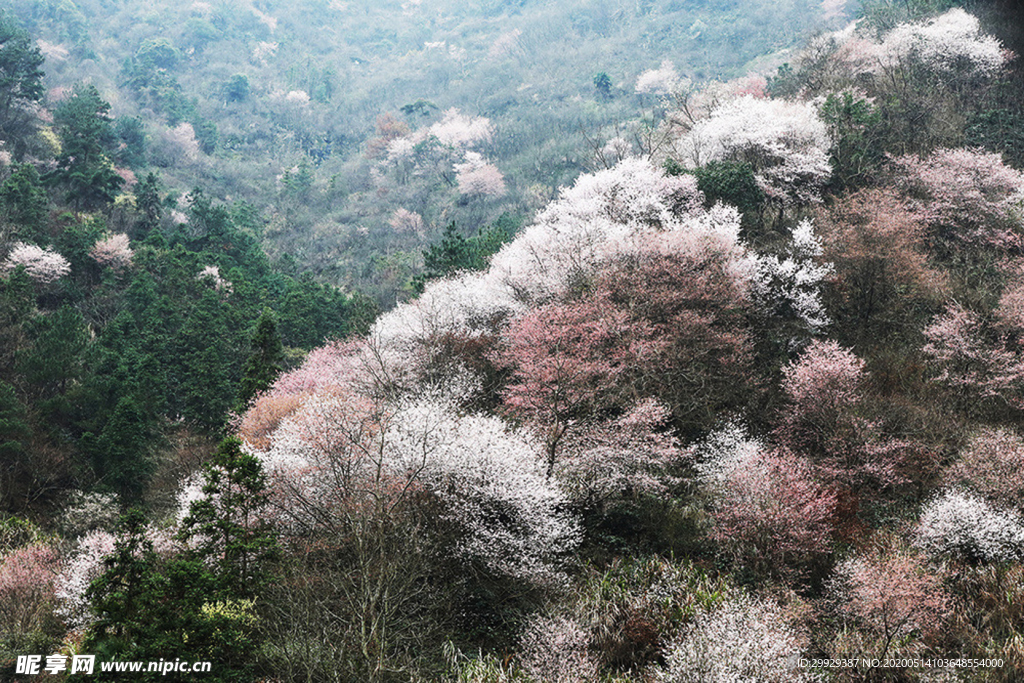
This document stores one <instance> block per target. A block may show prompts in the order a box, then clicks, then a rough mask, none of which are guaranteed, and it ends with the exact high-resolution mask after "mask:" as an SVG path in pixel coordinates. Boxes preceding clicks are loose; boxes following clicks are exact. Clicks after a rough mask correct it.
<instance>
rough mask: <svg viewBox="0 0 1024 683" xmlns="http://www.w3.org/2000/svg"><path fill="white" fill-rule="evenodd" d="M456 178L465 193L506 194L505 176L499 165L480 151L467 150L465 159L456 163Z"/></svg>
mask: <svg viewBox="0 0 1024 683" xmlns="http://www.w3.org/2000/svg"><path fill="white" fill-rule="evenodd" d="M454 168H455V180H456V182H457V183H458V185H459V192H460V193H461V194H464V195H483V196H485V197H500V196H501V195H503V194H505V177H504V176H503V175H502V174H501V171H499V170H498V167H497V166H495V165H494V164H492V163H490V162H488V161H487V160H486V159H484V158H483V156H482V155H481V154H480V153H479V152H466V156H465V160H464V161H463V162H462V163H461V164H455V166H454Z"/></svg>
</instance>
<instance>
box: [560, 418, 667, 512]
mask: <svg viewBox="0 0 1024 683" xmlns="http://www.w3.org/2000/svg"><path fill="white" fill-rule="evenodd" d="M670 418H671V411H670V410H669V409H668V407H667V406H665V405H664V404H662V403H660V402H659V401H657V400H656V399H652V398H649V399H645V400H643V401H641V402H640V403H638V404H636V405H634V406H633V407H632V408H631V409H630V410H628V411H627V412H626V413H625V414H624V415H622V416H621V417H619V418H616V419H614V420H610V421H602V422H597V423H596V424H586V425H583V426H581V427H579V428H577V429H571V430H569V431H568V433H567V434H566V436H565V444H564V445H563V446H562V451H563V454H564V457H563V458H562V459H561V460H560V461H559V464H558V467H557V468H556V470H555V476H556V477H557V478H558V480H559V481H561V482H562V484H563V486H564V487H565V488H566V490H567V491H568V492H569V493H570V495H571V496H572V497H573V498H575V499H577V500H581V501H586V502H591V503H593V502H597V501H603V500H605V499H608V498H611V497H614V496H616V495H621V494H623V493H626V492H629V493H632V494H637V493H645V494H650V495H657V494H662V493H664V492H665V491H666V487H667V485H669V484H671V483H673V482H674V481H675V479H674V478H673V477H672V476H670V475H668V474H667V473H666V470H667V469H668V468H669V467H671V465H673V464H677V463H679V462H680V460H681V459H682V457H683V451H682V450H681V449H680V448H679V444H678V440H677V439H676V438H675V437H674V436H673V435H672V432H671V431H669V430H668V429H667V425H668V422H669V419H670Z"/></svg>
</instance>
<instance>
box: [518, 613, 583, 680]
mask: <svg viewBox="0 0 1024 683" xmlns="http://www.w3.org/2000/svg"><path fill="white" fill-rule="evenodd" d="M589 643H590V637H589V635H588V634H587V632H586V631H585V630H583V629H582V628H580V626H579V624H577V623H576V622H575V621H573V620H571V619H566V618H564V617H560V618H548V617H533V618H532V619H530V621H529V622H527V625H526V627H525V629H524V630H523V634H522V636H521V637H520V641H519V664H520V668H521V669H522V671H523V672H524V673H526V675H528V676H530V677H532V678H533V679H534V680H536V681H544V682H545V683H589V682H590V681H594V680H596V679H597V673H598V667H597V660H596V658H595V657H594V656H593V655H592V654H591V653H589V652H588V651H587V646H588V645H589Z"/></svg>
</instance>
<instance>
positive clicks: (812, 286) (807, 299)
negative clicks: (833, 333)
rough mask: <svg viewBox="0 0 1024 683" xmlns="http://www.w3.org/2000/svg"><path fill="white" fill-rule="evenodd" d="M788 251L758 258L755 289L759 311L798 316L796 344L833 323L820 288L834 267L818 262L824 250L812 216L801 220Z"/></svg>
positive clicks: (772, 314)
mask: <svg viewBox="0 0 1024 683" xmlns="http://www.w3.org/2000/svg"><path fill="white" fill-rule="evenodd" d="M788 252H789V253H788V254H786V256H785V258H781V259H780V258H779V257H778V256H776V255H774V254H764V255H760V256H759V257H758V259H757V279H756V281H755V286H754V290H753V291H754V299H755V301H756V303H757V307H758V309H759V310H761V311H763V312H765V313H767V314H768V315H770V316H782V315H787V314H788V315H792V316H793V317H795V319H796V323H797V324H798V325H799V326H800V328H801V329H800V331H799V336H795V337H791V338H790V340H789V341H790V344H791V345H792V344H794V343H799V342H800V341H802V339H803V338H805V337H806V336H808V335H814V334H817V333H818V332H820V331H821V330H822V329H823V328H824V327H826V326H827V325H828V324H829V317H828V313H826V311H825V305H824V304H823V303H822V300H821V291H820V287H821V284H822V283H823V282H824V281H825V279H826V278H828V277H829V276H830V275H832V273H833V272H834V268H833V266H832V264H831V263H828V262H825V263H817V262H816V261H818V260H820V257H821V256H822V254H823V253H824V250H823V248H822V245H821V241H820V240H819V239H818V237H817V236H816V235H815V234H814V224H813V223H812V222H811V221H810V220H809V219H805V220H803V221H801V222H800V224H799V225H797V227H796V228H795V229H794V230H793V239H792V241H791V242H790V244H789V245H788Z"/></svg>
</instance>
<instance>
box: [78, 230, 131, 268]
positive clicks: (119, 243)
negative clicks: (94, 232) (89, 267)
mask: <svg viewBox="0 0 1024 683" xmlns="http://www.w3.org/2000/svg"><path fill="white" fill-rule="evenodd" d="M134 255H135V254H134V252H133V251H132V248H131V247H130V246H129V244H128V235H126V234H124V233H120V232H119V233H115V234H113V235H107V236H106V237H104V238H102V239H100V240H98V241H97V242H96V244H94V245H93V246H92V249H90V250H89V256H91V257H92V258H93V260H95V261H96V263H98V264H100V265H101V266H110V267H111V268H114V269H116V270H120V269H123V268H127V267H128V266H130V265H131V263H132V257H133V256H134Z"/></svg>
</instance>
